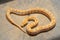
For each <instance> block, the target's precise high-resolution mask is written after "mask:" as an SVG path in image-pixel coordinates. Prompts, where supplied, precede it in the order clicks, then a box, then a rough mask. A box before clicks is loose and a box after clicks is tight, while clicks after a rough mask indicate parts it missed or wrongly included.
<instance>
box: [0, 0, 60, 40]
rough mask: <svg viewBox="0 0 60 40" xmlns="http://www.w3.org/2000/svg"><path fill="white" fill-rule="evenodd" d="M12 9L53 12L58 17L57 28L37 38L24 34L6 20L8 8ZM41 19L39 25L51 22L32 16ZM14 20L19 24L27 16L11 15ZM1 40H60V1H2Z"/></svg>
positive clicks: (40, 16) (0, 2) (37, 15)
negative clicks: (43, 9) (36, 9)
mask: <svg viewBox="0 0 60 40" xmlns="http://www.w3.org/2000/svg"><path fill="white" fill-rule="evenodd" d="M8 7H12V8H16V9H24V10H26V9H29V8H35V7H42V8H45V9H47V10H49V11H51V12H52V13H53V14H54V15H55V17H56V23H57V24H56V26H55V28H54V29H53V30H51V31H48V32H45V33H40V34H38V35H37V36H29V35H27V34H25V33H23V32H22V31H21V30H19V28H17V27H16V26H14V25H12V24H11V23H10V22H9V21H8V20H7V19H6V12H7V8H8ZM32 15H33V16H36V17H37V18H38V19H39V25H45V24H47V23H49V20H48V19H47V18H46V17H45V16H43V15H41V14H40V15H39V14H32ZM32 15H31V16H32ZM11 16H12V19H14V21H15V22H16V23H18V24H21V21H22V20H23V19H24V17H26V16H23V17H22V16H17V15H11ZM0 40H60V0H12V1H7V0H6V2H5V0H2V1H0Z"/></svg>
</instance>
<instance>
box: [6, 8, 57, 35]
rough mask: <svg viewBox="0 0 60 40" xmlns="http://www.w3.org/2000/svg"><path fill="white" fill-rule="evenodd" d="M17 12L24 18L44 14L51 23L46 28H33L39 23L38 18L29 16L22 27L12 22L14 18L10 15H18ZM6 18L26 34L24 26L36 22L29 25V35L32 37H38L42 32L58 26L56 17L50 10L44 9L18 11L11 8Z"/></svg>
mask: <svg viewBox="0 0 60 40" xmlns="http://www.w3.org/2000/svg"><path fill="white" fill-rule="evenodd" d="M11 12H14V13H11ZM17 12H19V13H21V14H19V13H18V14H17V15H20V16H24V15H28V14H34V13H38V14H43V15H45V16H46V17H47V18H48V19H50V23H49V24H47V25H44V26H38V27H35V28H33V27H34V26H36V25H37V24H38V22H39V21H38V19H37V18H36V17H34V16H31V17H30V16H29V17H26V18H25V19H24V20H23V22H22V24H21V25H18V24H16V23H15V22H14V21H13V20H12V18H11V16H10V14H16V13H17ZM6 17H7V19H8V20H9V21H10V22H11V23H12V24H14V25H15V26H17V27H18V28H20V29H21V30H22V31H23V32H25V31H24V30H23V28H22V26H24V25H26V24H27V23H28V21H29V20H33V21H34V22H32V23H31V24H28V25H27V27H26V31H27V33H28V34H31V35H36V34H38V33H40V32H44V31H48V30H50V29H52V28H54V26H55V24H56V20H55V17H54V15H53V14H52V13H51V12H49V11H48V10H46V9H43V8H32V9H28V10H18V9H13V8H9V9H8V11H7V14H6ZM25 33H26V32H25Z"/></svg>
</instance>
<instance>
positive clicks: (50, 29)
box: [27, 25, 56, 36]
mask: <svg viewBox="0 0 60 40" xmlns="http://www.w3.org/2000/svg"><path fill="white" fill-rule="evenodd" d="M55 26H56V25H54V27H55ZM54 27H53V28H54ZM53 28H51V29H49V30H46V31H41V32H39V33H37V34H34V35H31V34H29V33H28V32H27V34H28V35H29V36H37V35H39V34H40V33H46V32H48V31H51V30H52V29H53Z"/></svg>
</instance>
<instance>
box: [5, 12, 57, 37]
mask: <svg viewBox="0 0 60 40" xmlns="http://www.w3.org/2000/svg"><path fill="white" fill-rule="evenodd" d="M11 13H14V12H11ZM14 14H15V13H14ZM15 15H18V14H15ZM26 15H30V14H26ZM19 16H24V15H19ZM6 18H7V16H6ZM7 19H8V18H7ZM8 21H9V22H10V23H11V24H13V23H12V22H11V21H10V20H9V19H8ZM13 25H14V26H16V27H17V28H19V29H20V27H18V26H17V25H15V24H13ZM26 25H27V24H26ZM26 25H24V26H26ZM37 25H38V24H37ZM37 25H35V26H34V27H33V28H35V27H36V26H37ZM55 26H56V24H55V25H54V26H53V28H54V27H55ZM33 28H32V29H33ZM53 28H51V29H49V30H46V29H44V30H41V32H40V33H46V32H48V31H50V30H52V29H53ZM40 33H37V34H34V35H31V34H29V33H28V32H27V34H28V35H29V36H36V35H38V34H40Z"/></svg>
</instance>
